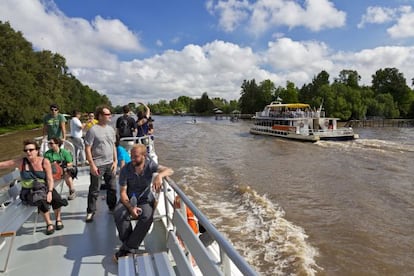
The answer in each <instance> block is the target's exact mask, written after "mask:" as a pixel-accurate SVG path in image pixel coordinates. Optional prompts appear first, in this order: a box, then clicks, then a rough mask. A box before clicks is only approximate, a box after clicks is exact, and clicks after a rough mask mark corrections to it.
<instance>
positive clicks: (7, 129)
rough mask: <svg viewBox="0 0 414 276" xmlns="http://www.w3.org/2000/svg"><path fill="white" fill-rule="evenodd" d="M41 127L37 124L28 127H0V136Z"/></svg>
mask: <svg viewBox="0 0 414 276" xmlns="http://www.w3.org/2000/svg"><path fill="white" fill-rule="evenodd" d="M40 127H42V125H39V124H30V125H17V126H7V127H4V126H1V127H0V135H3V134H7V133H11V132H15V131H21V130H32V129H36V128H40Z"/></svg>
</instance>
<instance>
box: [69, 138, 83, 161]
mask: <svg viewBox="0 0 414 276" xmlns="http://www.w3.org/2000/svg"><path fill="white" fill-rule="evenodd" d="M72 142H73V145H74V146H75V156H74V157H73V159H74V160H73V161H74V162H75V164H77V163H78V161H80V162H85V160H86V157H85V144H84V143H83V139H82V138H78V137H72Z"/></svg>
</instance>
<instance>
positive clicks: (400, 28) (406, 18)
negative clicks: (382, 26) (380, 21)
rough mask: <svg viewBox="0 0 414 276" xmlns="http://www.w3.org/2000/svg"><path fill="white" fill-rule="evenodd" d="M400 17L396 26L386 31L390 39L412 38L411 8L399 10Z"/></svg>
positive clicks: (412, 17)
mask: <svg viewBox="0 0 414 276" xmlns="http://www.w3.org/2000/svg"><path fill="white" fill-rule="evenodd" d="M400 10H401V12H402V15H401V17H400V18H399V19H398V21H397V24H396V25H394V26H392V27H391V28H389V29H387V32H388V34H389V35H390V36H391V37H392V38H405V37H414V12H412V10H411V7H409V6H404V7H402V8H401V9H400Z"/></svg>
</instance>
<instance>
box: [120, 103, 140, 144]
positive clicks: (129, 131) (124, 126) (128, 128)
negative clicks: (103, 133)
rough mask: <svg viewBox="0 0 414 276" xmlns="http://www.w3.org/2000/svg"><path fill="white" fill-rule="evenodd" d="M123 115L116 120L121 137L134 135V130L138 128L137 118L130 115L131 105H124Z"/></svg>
mask: <svg viewBox="0 0 414 276" xmlns="http://www.w3.org/2000/svg"><path fill="white" fill-rule="evenodd" d="M122 111H123V113H124V114H123V115H122V116H121V117H119V118H118V119H117V120H116V131H117V134H118V136H119V138H124V137H134V132H135V130H136V129H137V124H136V122H135V120H134V119H133V118H132V117H131V116H129V112H130V109H129V106H128V105H124V106H123V107H122Z"/></svg>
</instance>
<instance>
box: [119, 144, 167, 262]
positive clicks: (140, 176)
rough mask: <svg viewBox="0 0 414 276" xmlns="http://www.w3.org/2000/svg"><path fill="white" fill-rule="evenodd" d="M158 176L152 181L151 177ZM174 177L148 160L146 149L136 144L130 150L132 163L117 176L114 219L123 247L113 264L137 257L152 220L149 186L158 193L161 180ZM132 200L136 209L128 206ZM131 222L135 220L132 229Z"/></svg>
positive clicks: (152, 207) (152, 209) (152, 208)
mask: <svg viewBox="0 0 414 276" xmlns="http://www.w3.org/2000/svg"><path fill="white" fill-rule="evenodd" d="M154 173H158V174H157V175H156V176H155V177H154V180H152V179H153V174H154ZM172 174H173V170H172V169H170V168H167V167H164V166H160V165H158V164H157V163H155V162H154V161H152V160H151V159H149V158H147V148H146V146H145V145H142V144H135V145H134V146H133V148H132V150H131V162H129V163H128V164H127V165H125V166H124V167H123V168H122V169H121V172H120V175H119V185H120V201H119V202H118V204H117V206H116V207H115V211H114V218H115V224H116V227H117V229H118V233H119V239H120V240H121V241H122V246H121V248H120V249H119V251H118V252H116V254H115V255H114V261H115V262H118V258H119V257H123V256H127V255H128V254H130V253H136V251H137V250H138V247H139V245H140V244H141V242H142V241H143V240H144V238H145V235H146V234H147V232H148V230H149V228H150V227H151V223H152V220H153V214H154V208H155V205H156V204H155V198H154V196H153V193H152V191H151V182H152V183H153V188H154V189H155V191H156V192H159V191H160V189H161V184H162V179H163V177H166V176H170V175H172ZM133 195H134V196H135V198H136V201H137V202H136V203H137V205H136V206H134V203H133V202H130V199H131V197H132V196H133ZM131 220H137V224H136V226H135V228H134V229H133V228H132V224H131Z"/></svg>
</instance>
